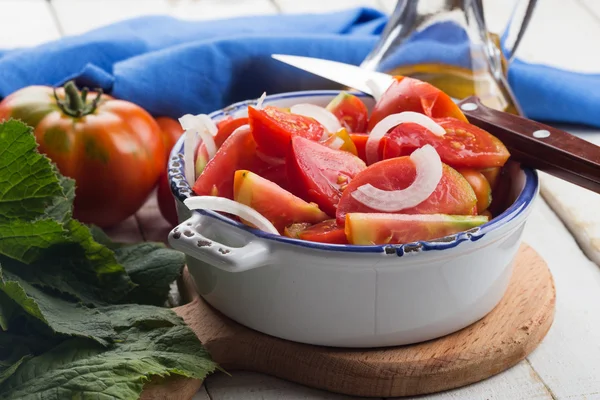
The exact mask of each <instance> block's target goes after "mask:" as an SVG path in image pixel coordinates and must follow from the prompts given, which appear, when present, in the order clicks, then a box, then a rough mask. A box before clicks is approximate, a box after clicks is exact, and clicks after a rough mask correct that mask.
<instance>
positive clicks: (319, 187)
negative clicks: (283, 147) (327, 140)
mask: <svg viewBox="0 0 600 400" xmlns="http://www.w3.org/2000/svg"><path fill="white" fill-rule="evenodd" d="M286 165H287V172H288V179H289V182H290V186H291V191H292V193H294V194H296V195H297V196H299V197H301V198H303V199H304V200H306V201H312V202H315V203H317V204H318V205H319V208H320V209H321V210H323V211H325V212H326V213H327V214H329V215H331V216H334V215H335V213H336V207H337V204H338V202H339V200H340V197H341V195H342V190H343V189H344V188H345V187H346V186H347V185H348V183H349V182H351V180H352V178H354V176H355V175H356V174H358V173H359V172H360V171H362V170H364V169H365V167H366V166H365V163H364V162H363V161H362V160H361V159H360V158H358V157H356V156H355V155H353V154H351V153H348V152H346V151H341V150H335V149H330V148H329V147H327V146H324V145H322V144H320V143H318V142H313V141H311V140H308V139H305V138H303V137H301V136H294V137H292V144H291V146H290V148H289V152H288V155H287V157H286Z"/></svg>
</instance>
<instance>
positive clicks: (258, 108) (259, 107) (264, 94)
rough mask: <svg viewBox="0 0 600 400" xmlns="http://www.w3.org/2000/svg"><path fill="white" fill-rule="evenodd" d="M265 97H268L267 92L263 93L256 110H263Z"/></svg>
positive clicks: (257, 102)
mask: <svg viewBox="0 0 600 400" xmlns="http://www.w3.org/2000/svg"><path fill="white" fill-rule="evenodd" d="M265 97H267V92H263V94H262V95H261V96H260V97H259V98H258V100H257V101H256V109H257V110H262V109H263V102H264V101H265Z"/></svg>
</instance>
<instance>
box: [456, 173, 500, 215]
mask: <svg viewBox="0 0 600 400" xmlns="http://www.w3.org/2000/svg"><path fill="white" fill-rule="evenodd" d="M458 172H460V173H461V175H462V176H464V177H465V179H466V180H467V182H469V184H470V185H471V187H472V188H473V191H474V192H475V196H476V197H477V214H481V213H482V212H484V211H485V210H487V209H488V207H489V206H490V204H492V187H491V186H490V183H489V182H488V180H487V179H486V178H485V176H484V175H483V174H482V173H481V172H479V171H476V170H473V169H463V170H459V171H458Z"/></svg>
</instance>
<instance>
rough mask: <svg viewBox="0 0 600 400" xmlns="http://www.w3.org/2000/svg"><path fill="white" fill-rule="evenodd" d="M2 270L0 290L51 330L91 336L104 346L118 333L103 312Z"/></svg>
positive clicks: (85, 336) (72, 334)
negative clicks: (37, 286) (65, 298)
mask: <svg viewBox="0 0 600 400" xmlns="http://www.w3.org/2000/svg"><path fill="white" fill-rule="evenodd" d="M2 272H3V274H2V276H0V290H1V291H3V292H4V294H6V295H7V296H8V297H10V298H11V299H12V300H13V301H14V302H15V303H17V305H18V306H19V307H20V308H21V309H23V311H24V312H25V313H27V314H29V315H30V316H31V317H33V318H36V319H37V320H39V321H41V322H43V323H44V324H46V325H48V327H49V328H50V329H52V331H54V332H56V333H58V334H62V335H68V336H80V337H84V338H89V339H92V340H95V341H96V342H98V343H100V344H102V345H104V346H106V345H108V343H109V341H110V340H111V338H112V336H113V335H114V334H115V331H114V329H113V327H112V325H111V322H110V320H109V319H108V318H107V317H106V315H104V314H103V313H101V312H100V311H98V310H95V309H90V308H87V307H85V306H83V305H80V304H76V303H72V302H69V301H66V300H63V299H61V298H60V297H54V296H51V295H50V294H48V293H46V292H44V291H43V290H40V289H38V288H36V287H34V286H33V285H31V284H29V283H28V282H26V281H24V280H22V279H21V278H19V277H18V276H16V275H14V274H11V273H9V272H7V271H2Z"/></svg>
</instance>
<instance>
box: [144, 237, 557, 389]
mask: <svg viewBox="0 0 600 400" xmlns="http://www.w3.org/2000/svg"><path fill="white" fill-rule="evenodd" d="M185 278H186V279H187V282H186V283H185V284H184V285H183V288H184V290H183V292H185V291H187V292H188V294H192V295H191V297H190V300H191V302H190V303H188V304H186V305H184V306H181V307H178V308H176V309H175V311H176V312H177V314H179V315H180V316H181V317H183V319H184V320H185V321H186V322H187V323H188V324H189V326H190V327H191V328H192V329H193V330H194V332H195V333H196V335H198V337H199V338H200V340H201V341H202V343H204V345H205V346H206V348H207V349H208V351H209V352H210V354H211V355H212V357H213V359H214V360H215V361H216V362H218V363H219V364H220V365H221V366H222V367H223V368H224V369H225V370H227V371H228V372H230V373H232V374H235V370H248V371H256V372H261V373H265V374H268V375H273V376H276V377H279V378H282V379H287V380H290V381H293V382H297V383H300V384H304V385H307V386H310V387H314V388H319V389H324V390H328V391H332V392H337V393H343V394H349V395H354V396H366V397H395V396H410V395H418V394H425V393H433V392H439V391H443V390H447V389H452V388H456V387H460V386H464V385H468V384H470V383H474V382H478V381H480V380H483V379H486V378H488V377H490V376H492V375H495V374H497V373H499V372H502V371H504V370H506V369H508V368H510V367H511V366H513V365H515V364H517V363H518V362H519V361H521V360H522V359H524V358H525V357H526V356H527V355H528V354H529V353H530V352H531V351H533V349H535V347H536V346H537V345H538V344H539V343H540V341H541V340H542V339H543V338H544V336H545V335H546V333H547V332H548V329H549V328H550V326H551V325H552V321H553V318H554V304H555V289H554V282H553V279H552V275H551V274H550V271H549V270H548V267H547V265H546V263H545V262H544V260H543V259H542V258H541V257H540V256H539V255H538V254H537V253H536V252H535V251H534V250H533V249H532V248H530V247H529V246H527V245H523V246H522V247H521V249H520V251H519V253H518V255H517V257H516V259H515V268H514V272H513V276H512V279H511V282H510V285H509V288H508V291H507V292H506V294H505V296H504V298H503V299H502V300H501V302H500V304H498V306H496V308H494V310H492V311H491V312H490V313H489V314H488V315H487V316H485V317H484V318H482V319H481V320H479V321H477V322H475V323H474V324H472V325H470V326H468V327H466V328H464V329H462V330H460V331H458V332H455V333H453V334H451V335H447V336H444V337H442V338H439V339H435V340H430V341H428V342H424V343H418V344H414V345H408V346H400V347H389V348H379V349H364V350H362V349H344V348H331V347H320V346H312V345H306V344H301V343H295V342H290V341H286V340H283V339H278V338H275V337H272V336H268V335H265V334H263V333H259V332H257V331H254V330H252V329H249V328H246V327H244V326H242V325H240V324H238V323H236V322H234V321H232V320H230V319H229V318H227V317H225V316H224V315H222V314H221V313H219V312H218V311H216V310H215V309H213V308H212V307H211V306H209V305H208V304H207V303H206V302H204V301H203V300H202V299H200V298H199V297H198V296H197V295H196V294H195V291H194V289H193V284H192V283H191V281H190V277H189V275H185ZM199 386H200V382H199V381H197V380H191V379H190V380H185V379H178V380H174V381H172V382H167V383H165V384H163V385H157V384H154V385H152V386H148V387H147V388H146V389H145V391H144V394H143V396H142V397H143V398H144V399H158V398H161V399H162V398H174V397H172V396H173V395H175V396H176V398H178V399H186V398H191V397H192V396H193V394H194V393H195V392H196V391H197V390H198V388H199Z"/></svg>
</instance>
